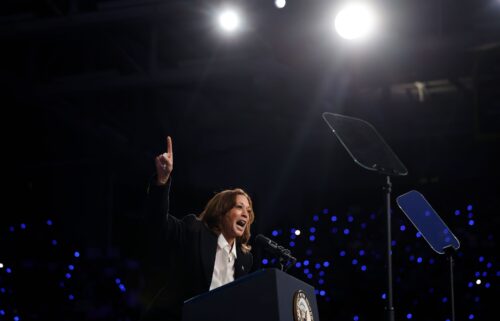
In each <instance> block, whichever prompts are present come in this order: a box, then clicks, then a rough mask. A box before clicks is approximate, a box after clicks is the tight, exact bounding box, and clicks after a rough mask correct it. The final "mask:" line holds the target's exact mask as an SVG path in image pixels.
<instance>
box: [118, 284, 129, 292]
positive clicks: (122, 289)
mask: <svg viewBox="0 0 500 321" xmlns="http://www.w3.org/2000/svg"><path fill="white" fill-rule="evenodd" d="M118 287H119V288H120V291H122V292H125V291H127V289H126V288H125V285H123V284H120V285H119V286H118Z"/></svg>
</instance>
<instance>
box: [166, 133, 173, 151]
mask: <svg viewBox="0 0 500 321" xmlns="http://www.w3.org/2000/svg"><path fill="white" fill-rule="evenodd" d="M167 153H168V154H169V155H172V154H173V149H172V138H171V137H170V136H167Z"/></svg>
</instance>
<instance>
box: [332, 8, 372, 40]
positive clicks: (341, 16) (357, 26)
mask: <svg viewBox="0 0 500 321" xmlns="http://www.w3.org/2000/svg"><path fill="white" fill-rule="evenodd" d="M374 27H375V17H374V14H373V12H372V10H371V9H370V8H369V7H368V6H366V5H364V4H360V3H357V4H351V5H348V6H347V7H345V8H344V9H342V10H341V11H340V12H339V13H338V14H337V16H336V17H335V30H336V31H337V33H338V34H339V35H340V36H341V37H342V38H344V39H349V40H353V39H359V38H364V37H366V36H367V35H369V34H370V33H371V32H372V31H373V28H374Z"/></svg>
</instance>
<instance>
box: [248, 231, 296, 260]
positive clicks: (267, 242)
mask: <svg viewBox="0 0 500 321" xmlns="http://www.w3.org/2000/svg"><path fill="white" fill-rule="evenodd" d="M255 242H256V243H257V244H259V245H261V246H262V247H263V248H264V250H266V251H267V252H269V253H271V254H273V255H276V256H278V257H279V258H280V259H282V258H285V259H287V260H289V261H292V264H293V263H295V262H296V261H297V259H296V258H294V257H293V256H292V254H291V252H290V250H288V249H285V248H284V247H283V246H281V245H278V244H277V243H276V242H274V241H273V240H271V239H270V238H268V237H265V236H264V235H262V234H259V235H257V236H256V237H255Z"/></svg>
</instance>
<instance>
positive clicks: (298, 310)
mask: <svg viewBox="0 0 500 321" xmlns="http://www.w3.org/2000/svg"><path fill="white" fill-rule="evenodd" d="M293 320H294V321H314V319H313V313H312V309H311V304H310V303H309V299H307V295H306V293H305V292H304V291H302V290H298V291H297V292H295V294H294V295H293Z"/></svg>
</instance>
